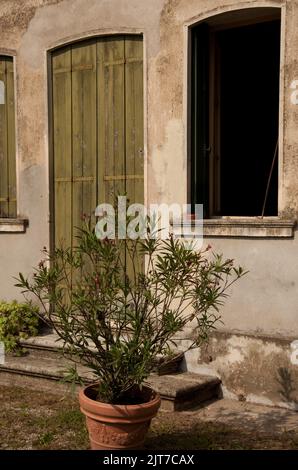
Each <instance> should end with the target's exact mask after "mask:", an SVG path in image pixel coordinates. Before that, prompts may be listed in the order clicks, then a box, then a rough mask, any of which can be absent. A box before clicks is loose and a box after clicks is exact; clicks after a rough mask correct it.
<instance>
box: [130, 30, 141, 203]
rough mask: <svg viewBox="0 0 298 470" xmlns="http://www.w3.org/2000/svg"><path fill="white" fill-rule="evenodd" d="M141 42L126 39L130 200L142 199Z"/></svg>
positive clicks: (133, 38) (139, 201)
mask: <svg viewBox="0 0 298 470" xmlns="http://www.w3.org/2000/svg"><path fill="white" fill-rule="evenodd" d="M143 121H144V111H143V43H142V41H140V39H139V38H138V37H128V38H126V39H125V123H126V127H125V134H126V136H125V137H126V138H125V141H126V192H127V197H128V199H129V202H130V203H131V204H132V203H140V204H142V203H143V200H144V132H143V129H144V123H143Z"/></svg>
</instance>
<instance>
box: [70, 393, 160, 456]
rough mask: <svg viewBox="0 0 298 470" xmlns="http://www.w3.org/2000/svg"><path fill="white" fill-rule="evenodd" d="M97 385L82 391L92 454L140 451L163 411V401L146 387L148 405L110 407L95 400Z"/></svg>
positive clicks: (82, 408) (80, 395)
mask: <svg viewBox="0 0 298 470" xmlns="http://www.w3.org/2000/svg"><path fill="white" fill-rule="evenodd" d="M94 390H95V386H94V385H89V386H87V387H85V388H83V389H81V390H80V393H79V401H80V407H81V411H82V413H83V414H84V415H85V416H86V424H87V429H88V432H89V438H90V443H91V449H92V450H100V449H107V450H110V449H113V450H115V449H140V448H141V447H142V446H143V444H144V440H145V436H146V434H147V431H148V429H149V427H150V422H151V419H152V418H154V416H156V414H157V411H158V409H159V407H160V397H159V395H158V394H157V393H156V392H154V391H153V390H152V389H151V388H149V387H143V391H144V397H145V402H144V403H141V404H139V405H110V404H108V403H102V402H99V401H96V400H94V399H92V397H94Z"/></svg>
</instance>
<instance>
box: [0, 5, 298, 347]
mask: <svg viewBox="0 0 298 470" xmlns="http://www.w3.org/2000/svg"><path fill="white" fill-rule="evenodd" d="M281 5H284V10H283V11H284V13H283V15H284V16H283V18H284V20H285V30H284V34H285V36H284V41H283V42H284V49H283V50H282V63H283V72H284V84H283V87H282V96H283V95H284V100H283V106H282V108H281V111H282V113H281V128H282V130H283V139H284V140H283V145H282V146H281V150H280V158H281V161H280V168H281V173H280V215H281V216H284V217H294V218H296V216H297V212H298V178H297V175H298V132H297V126H298V106H297V105H296V106H295V105H293V104H291V102H290V94H291V92H292V90H290V83H291V82H292V81H293V80H294V79H298V59H297V57H298V28H297V24H298V1H294V0H291V1H285V2H281V1H279V0H277V1H270V2H267V1H262V2H260V1H249V2H245V1H241V0H238V1H236V0H235V1H231V0H208V1H207V0H200V1H198V0H169V1H166V0H150V1H147V0H146V1H145V0H60V1H59V0H57V1H54V0H53V1H51V0H48V1H47V0H26V1H22V2H15V1H10V0H2V1H1V3H0V28H1V35H0V53H11V54H13V55H15V56H16V59H15V66H16V97H17V99H16V106H17V168H18V212H19V215H20V216H24V217H27V218H28V219H29V227H28V228H27V231H26V233H25V234H0V297H2V298H6V299H12V298H16V297H18V298H20V294H19V293H18V291H17V290H15V289H14V287H13V283H14V281H13V279H12V277H13V276H14V275H16V274H17V273H18V272H19V271H23V272H27V271H29V270H30V269H31V267H32V266H33V265H35V264H36V262H37V261H38V260H39V257H40V250H41V249H42V247H43V246H48V245H49V218H50V215H49V183H48V180H49V177H48V159H49V157H48V156H49V143H48V140H49V138H48V110H47V96H48V90H47V83H48V82H47V52H48V51H49V50H50V49H52V48H54V47H57V46H58V45H60V44H64V43H66V42H71V41H73V40H77V39H80V38H85V37H88V36H94V35H99V34H113V33H119V32H130V33H134V32H136V33H139V32H142V33H143V34H144V51H145V56H144V58H145V62H144V69H145V81H144V87H145V159H146V169H145V193H146V198H147V202H168V203H172V202H180V203H185V202H186V200H187V155H186V144H187V128H186V115H187V107H186V103H187V98H186V97H187V94H186V90H187V81H186V78H187V77H186V65H187V53H186V51H187V49H186V45H187V26H188V25H190V24H192V23H195V22H196V21H199V20H200V19H202V18H204V17H207V16H208V15H213V14H216V13H220V12H223V11H226V10H229V9H231V10H232V9H236V8H244V7H249V6H281ZM206 243H210V244H211V245H212V246H213V247H214V249H215V250H216V251H222V252H223V253H224V254H225V256H227V257H231V258H235V259H236V260H237V262H239V263H241V264H242V265H243V266H244V267H245V268H246V269H248V270H249V271H250V272H249V274H248V275H247V276H246V278H245V279H243V280H241V282H239V284H238V285H237V286H235V287H234V288H233V291H232V296H231V298H230V299H229V300H228V302H227V304H226V307H225V309H224V312H223V313H224V322H225V325H224V328H225V329H226V330H232V331H236V332H238V333H249V334H256V333H258V334H266V335H272V336H276V337H284V338H298V321H297V318H298V309H297V304H298V290H297V280H298V256H297V253H298V241H297V236H295V237H294V239H280V240H278V239H276V240H274V239H271V240H270V239H253V238H251V239H235V238H230V239H229V238H226V239H225V238H220V239H218V238H213V239H210V240H206Z"/></svg>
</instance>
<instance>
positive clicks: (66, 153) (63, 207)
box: [52, 47, 73, 247]
mask: <svg viewBox="0 0 298 470" xmlns="http://www.w3.org/2000/svg"><path fill="white" fill-rule="evenodd" d="M52 70H53V137H54V143H53V147H54V148H53V152H54V203H55V208H54V210H55V243H56V245H64V246H66V247H69V246H71V244H72V227H73V217H72V91H71V88H72V77H71V48H70V47H67V48H64V49H60V50H59V51H57V52H55V53H54V54H53V56H52Z"/></svg>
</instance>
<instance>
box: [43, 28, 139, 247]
mask: <svg viewBox="0 0 298 470" xmlns="http://www.w3.org/2000/svg"><path fill="white" fill-rule="evenodd" d="M142 50H143V48H142V38H141V37H132V36H115V37H108V38H106V37H105V38H99V39H95V40H89V41H84V42H83V43H77V44H75V45H72V46H70V47H66V48H63V49H59V50H58V51H56V52H54V53H53V57H52V70H53V135H54V144H53V149H54V150H53V153H54V179H55V189H54V200H55V204H54V211H55V235H54V236H55V244H56V246H57V245H59V244H60V243H61V242H62V241H63V242H64V243H65V244H66V245H67V246H73V245H74V244H75V235H76V233H75V228H74V227H80V226H81V225H82V215H83V214H87V215H90V214H91V213H93V212H94V210H95V208H96V206H97V204H100V203H103V202H108V203H111V204H114V202H115V197H116V196H117V195H118V194H124V192H125V191H126V190H127V192H128V196H129V198H130V200H131V202H140V203H143V184H144V181H143V56H142Z"/></svg>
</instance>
